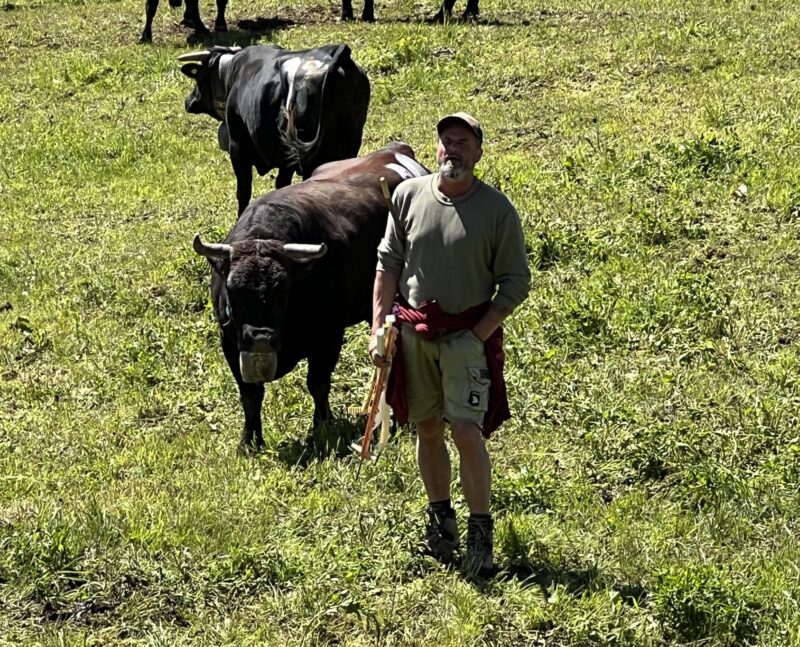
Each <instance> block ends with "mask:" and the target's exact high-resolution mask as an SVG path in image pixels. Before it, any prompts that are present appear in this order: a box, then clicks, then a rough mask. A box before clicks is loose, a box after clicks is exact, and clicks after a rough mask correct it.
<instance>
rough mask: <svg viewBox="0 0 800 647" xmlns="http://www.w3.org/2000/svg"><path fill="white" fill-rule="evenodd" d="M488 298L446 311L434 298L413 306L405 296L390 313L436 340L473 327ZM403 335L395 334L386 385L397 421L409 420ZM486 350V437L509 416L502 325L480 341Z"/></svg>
mask: <svg viewBox="0 0 800 647" xmlns="http://www.w3.org/2000/svg"><path fill="white" fill-rule="evenodd" d="M488 308H489V302H488V301H487V302H486V303H481V304H479V305H477V306H473V307H472V308H468V309H467V310H464V311H462V312H459V313H457V314H448V313H446V312H444V311H443V310H442V308H441V307H440V306H439V304H438V303H437V302H436V301H426V302H425V303H423V304H421V305H420V306H419V308H413V307H412V306H410V305H409V304H408V303H407V302H406V301H405V299H401V300H400V301H399V302H396V303H395V304H394V308H393V310H392V313H393V314H394V315H395V317H397V321H398V323H406V324H410V325H412V326H414V330H415V332H416V333H417V334H418V335H420V336H421V337H422V338H423V339H427V340H428V341H433V340H435V339H436V338H437V337H438V336H439V335H441V334H442V333H447V332H457V331H459V330H466V329H467V328H472V327H473V326H474V325H475V324H476V323H478V321H480V319H481V317H483V315H484V313H485V312H486V310H487V309H488ZM402 341H403V336H402V335H398V337H397V341H396V342H395V345H396V350H395V354H394V359H393V360H392V371H391V373H390V374H389V384H388V385H387V387H386V402H387V403H388V404H389V406H391V407H392V409H393V410H394V415H395V417H396V418H397V421H398V422H400V423H404V422H408V400H407V394H406V371H405V365H404V361H403V348H402ZM483 349H484V352H485V353H486V365H487V368H488V369H489V379H490V380H491V384H490V386H489V407H488V409H487V410H486V413H485V414H484V416H483V427H482V429H481V432H482V433H483V435H484V437H485V438H489V436H491V434H492V432H493V431H494V430H495V429H497V428H498V427H499V426H500V425H501V424H503V422H505V421H506V420H508V419H509V418H511V412H510V411H509V409H508V394H507V392H506V382H505V379H504V377H503V362H504V360H505V354H504V353H503V327H502V326H498V327H497V329H496V330H495V331H494V332H493V333H492V335H491V336H490V337H489V338H488V339H487V340H486V341H485V342H483Z"/></svg>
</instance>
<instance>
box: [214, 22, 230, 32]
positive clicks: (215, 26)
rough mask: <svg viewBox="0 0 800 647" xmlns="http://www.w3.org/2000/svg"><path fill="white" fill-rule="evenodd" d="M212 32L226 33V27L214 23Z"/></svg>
mask: <svg viewBox="0 0 800 647" xmlns="http://www.w3.org/2000/svg"><path fill="white" fill-rule="evenodd" d="M214 31H216V32H223V31H228V25H227V24H225V22H224V21H223V22H215V23H214Z"/></svg>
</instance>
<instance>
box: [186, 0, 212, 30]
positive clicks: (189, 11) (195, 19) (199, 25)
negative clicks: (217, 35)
mask: <svg viewBox="0 0 800 647" xmlns="http://www.w3.org/2000/svg"><path fill="white" fill-rule="evenodd" d="M181 24H183V25H186V26H187V27H192V28H193V29H194V33H195V34H207V33H208V29H206V26H205V25H204V24H203V20H202V18H200V2H199V0H186V10H185V11H184V12H183V20H182V21H181Z"/></svg>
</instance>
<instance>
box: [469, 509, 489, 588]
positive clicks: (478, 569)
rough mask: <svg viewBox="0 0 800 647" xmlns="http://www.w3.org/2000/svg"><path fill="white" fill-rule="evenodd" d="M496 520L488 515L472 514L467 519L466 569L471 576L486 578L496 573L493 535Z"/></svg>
mask: <svg viewBox="0 0 800 647" xmlns="http://www.w3.org/2000/svg"><path fill="white" fill-rule="evenodd" d="M493 530H494V522H493V521H492V518H491V517H490V516H488V515H486V516H480V517H476V516H474V515H470V517H469V520H468V521H467V554H466V557H465V558H464V570H465V571H466V572H467V575H469V576H471V577H479V578H486V577H489V576H490V575H492V574H493V573H494V557H493V554H492V553H493V543H492V535H493Z"/></svg>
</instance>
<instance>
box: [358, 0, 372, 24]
mask: <svg viewBox="0 0 800 647" xmlns="http://www.w3.org/2000/svg"><path fill="white" fill-rule="evenodd" d="M361 20H363V21H364V22H375V1H374V0H364V11H362V12H361Z"/></svg>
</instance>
